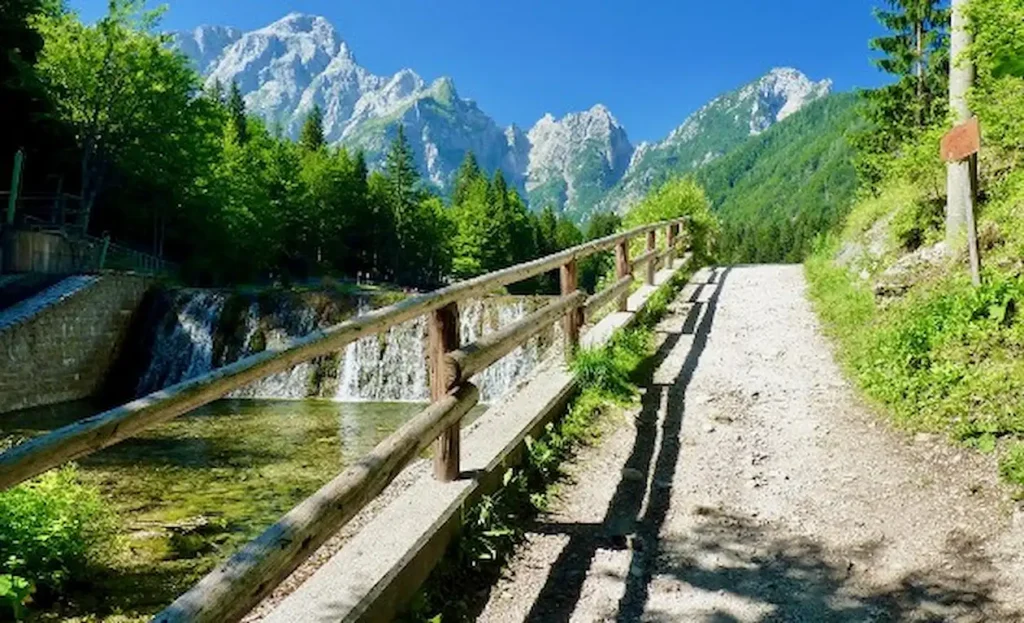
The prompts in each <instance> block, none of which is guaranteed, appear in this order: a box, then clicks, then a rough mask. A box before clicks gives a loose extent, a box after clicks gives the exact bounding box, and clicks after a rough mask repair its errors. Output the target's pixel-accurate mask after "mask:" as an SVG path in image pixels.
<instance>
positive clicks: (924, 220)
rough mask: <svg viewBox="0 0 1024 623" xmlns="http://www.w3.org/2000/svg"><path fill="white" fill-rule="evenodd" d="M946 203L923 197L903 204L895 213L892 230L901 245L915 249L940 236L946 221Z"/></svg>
mask: <svg viewBox="0 0 1024 623" xmlns="http://www.w3.org/2000/svg"><path fill="white" fill-rule="evenodd" d="M944 209H945V206H944V204H942V203H941V202H937V201H929V200H925V199H922V200H920V201H911V202H907V203H904V204H901V205H900V207H899V209H897V210H896V213H895V214H894V215H893V218H892V223H891V225H890V231H891V232H892V234H893V237H894V238H895V239H896V242H897V243H898V244H899V246H900V247H902V248H903V249H905V250H907V251H913V250H915V249H917V248H918V247H920V246H922V245H924V244H926V243H931V242H933V241H934V240H936V239H937V238H938V232H939V230H940V229H941V227H942V225H943V223H944V222H945V221H944V214H943V211H944Z"/></svg>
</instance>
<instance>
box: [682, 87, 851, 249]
mask: <svg viewBox="0 0 1024 623" xmlns="http://www.w3.org/2000/svg"><path fill="white" fill-rule="evenodd" d="M858 119H859V117H858V114H857V96H856V95H854V94H851V93H840V94H834V95H830V96H828V97H826V98H824V99H822V100H818V101H816V102H814V103H812V104H810V105H808V106H806V107H805V108H803V109H802V110H801V111H800V112H798V113H796V114H793V115H792V116H790V117H788V118H786V119H785V120H783V121H781V122H779V123H778V124H776V125H774V126H772V127H771V128H769V129H768V130H767V131H765V132H764V133H762V134H759V135H757V136H755V137H752V138H750V139H748V140H747V141H746V142H744V143H743V144H742V145H740V146H739V147H737V148H736V149H734V150H732V151H730V152H728V153H727V154H726V155H724V156H723V157H721V158H719V159H717V160H715V161H713V162H711V163H709V164H707V165H705V166H704V167H702V168H700V169H698V171H697V173H696V177H697V180H698V181H699V182H700V183H701V184H702V185H703V186H704V188H705V190H706V192H707V194H708V198H709V199H710V200H711V203H712V206H713V208H714V210H715V211H716V212H717V213H718V215H719V218H720V219H721V220H722V234H721V239H720V244H719V248H720V254H721V259H722V260H723V261H725V262H778V261H788V262H799V261H801V260H802V259H803V257H804V256H805V255H806V253H807V252H808V251H809V250H810V247H811V244H812V243H813V241H814V239H815V237H816V236H817V235H818V234H820V233H822V232H825V231H828V230H830V229H832V228H833V227H835V226H836V225H837V224H838V223H839V222H840V220H841V219H842V218H843V217H844V216H845V215H846V213H847V212H848V211H849V208H850V203H851V201H852V199H853V195H854V191H855V189H856V185H857V175H856V171H855V169H854V164H853V149H852V147H851V146H850V141H849V136H850V134H851V132H854V131H856V126H857V124H858Z"/></svg>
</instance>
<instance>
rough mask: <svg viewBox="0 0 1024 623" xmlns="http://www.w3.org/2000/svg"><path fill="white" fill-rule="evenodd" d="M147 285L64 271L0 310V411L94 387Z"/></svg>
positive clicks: (135, 278)
mask: <svg viewBox="0 0 1024 623" xmlns="http://www.w3.org/2000/svg"><path fill="white" fill-rule="evenodd" d="M149 284H150V280H149V279H147V278H144V277H139V276H134V275H100V276H90V277H69V278H68V279H65V280H64V281H61V282H60V283H58V284H56V285H54V286H52V287H51V288H48V289H47V290H44V291H43V292H41V293H39V294H37V295H36V296H35V297H33V298H31V299H28V300H26V301H23V302H22V303H19V304H18V305H15V306H14V307H11V308H9V309H6V310H4V311H3V312H0V413H2V412H5V411H11V410H14V409H22V408H25V407H33V406H38V405H47V404H53V403H56V402H63V401H65V400H75V399H78V398H85V397H88V396H91V395H93V394H95V393H96V392H98V391H99V390H100V388H101V386H102V385H103V382H104V380H105V377H106V375H107V372H108V370H109V369H110V367H111V365H112V364H113V363H114V361H115V360H116V358H117V355H118V352H119V351H120V348H121V345H122V343H123V341H124V339H125V336H126V334H127V332H128V328H129V325H130V322H131V317H132V313H133V312H134V311H135V308H136V307H137V306H138V305H139V302H140V301H141V300H142V296H143V294H144V293H145V291H146V289H147V288H148V286H149Z"/></svg>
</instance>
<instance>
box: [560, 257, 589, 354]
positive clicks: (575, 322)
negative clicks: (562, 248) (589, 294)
mask: <svg viewBox="0 0 1024 623" xmlns="http://www.w3.org/2000/svg"><path fill="white" fill-rule="evenodd" d="M559 276H560V277H561V282H562V296H565V295H566V294H572V293H573V292H575V291H576V290H577V289H579V286H578V285H577V278H576V258H573V259H571V260H569V261H568V262H566V263H565V264H562V268H561V270H560V271H559ZM582 324H583V308H582V307H573V308H571V309H569V310H568V311H566V312H565V316H564V318H563V319H562V332H563V333H564V334H565V359H566V361H569V360H571V359H572V356H573V355H574V354H575V353H576V347H577V346H578V345H579V343H580V325H582Z"/></svg>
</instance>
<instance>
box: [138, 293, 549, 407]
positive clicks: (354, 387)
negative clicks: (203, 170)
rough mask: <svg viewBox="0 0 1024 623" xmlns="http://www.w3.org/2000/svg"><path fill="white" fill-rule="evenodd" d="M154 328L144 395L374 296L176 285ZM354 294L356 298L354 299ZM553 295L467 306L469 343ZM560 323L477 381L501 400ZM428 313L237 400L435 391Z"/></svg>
mask: <svg viewBox="0 0 1024 623" xmlns="http://www.w3.org/2000/svg"><path fill="white" fill-rule="evenodd" d="M162 296H163V297H164V300H162V301H161V303H160V305H159V306H158V308H157V312H156V314H155V316H156V318H158V319H157V320H151V325H152V326H150V327H149V328H148V330H149V331H150V333H151V335H150V336H149V339H150V341H151V343H152V346H151V348H150V350H149V359H148V361H147V362H146V363H145V365H144V367H143V371H142V372H141V374H140V375H139V379H138V384H137V391H136V394H137V395H144V394H147V393H150V392H152V391H156V390H158V389H162V388H164V387H167V386H169V385H172V384H174V383H178V382H181V381H184V380H187V379H190V378H194V377H196V376H199V375H201V374H204V373H206V372H209V371H210V370H212V369H214V368H216V367H219V366H223V365H226V364H228V363H231V362H233V361H236V360H237V359H239V358H240V357H244V356H246V355H251V354H253V353H257V352H260V351H262V350H264V349H265V348H272V347H277V346H280V345H282V344H283V343H285V342H287V341H288V340H290V339H292V338H295V337H299V336H302V335H306V334H308V333H310V332H311V331H313V330H315V329H317V328H322V327H325V326H328V325H330V324H333V323H335V322H338V321H339V320H340V319H343V318H344V317H347V316H351V315H352V314H353V310H354V311H355V313H356V314H363V313H366V312H367V311H369V310H370V309H372V308H373V305H372V301H371V300H370V298H369V297H368V296H358V297H356V298H355V299H354V300H347V301H338V300H337V297H333V298H332V296H326V295H323V294H309V295H305V298H303V296H302V295H300V296H296V295H288V296H286V295H284V294H278V295H274V296H271V295H268V294H265V293H264V294H262V295H253V294H249V295H246V294H239V293H229V292H221V291H210V290H191V289H187V290H177V291H170V292H166V293H164V294H163V295H162ZM349 298H350V299H351V298H352V297H351V296H350V297H349ZM544 302H545V300H544V299H543V298H540V297H511V296H507V297H493V298H486V299H482V300H474V301H467V302H464V303H462V304H460V312H461V313H460V319H461V320H460V331H461V333H460V335H461V341H462V343H463V344H465V343H469V342H472V341H474V340H476V339H478V338H480V337H481V336H483V335H485V334H487V333H490V332H492V331H495V330H497V329H499V328H501V327H504V326H506V325H507V324H509V323H512V322H515V321H516V320H519V319H520V318H522V317H524V316H525V315H527V314H529V313H530V312H531V311H533V310H534V309H537V307H538V306H539V305H541V304H543V303H544ZM556 331H557V330H556V329H552V330H551V331H548V332H545V333H542V334H541V336H539V337H537V338H534V339H532V340H530V341H529V342H528V343H527V344H525V345H523V346H520V347H518V348H516V349H515V350H514V351H512V352H511V353H509V354H508V355H506V356H505V357H504V358H502V359H501V360H500V361H498V362H496V363H495V364H494V365H492V366H491V367H489V368H488V369H487V370H485V371H484V372H482V373H481V374H479V375H477V376H476V377H474V378H473V382H475V383H476V384H477V385H478V386H479V387H480V393H481V401H482V402H493V401H494V400H496V399H498V398H500V397H501V396H502V395H503V394H504V393H505V392H506V391H507V390H508V389H510V388H512V387H514V386H515V385H516V384H517V383H519V382H520V381H522V380H523V379H524V378H525V377H526V375H527V374H528V373H529V372H530V370H532V369H533V367H534V365H536V363H537V362H538V361H540V359H541V358H542V357H543V356H544V354H545V352H546V351H547V349H548V347H549V346H550V345H551V344H552V343H553V341H554V338H555V334H556ZM426 337H427V325H426V319H425V318H423V317H420V318H416V319H414V320H410V321H408V322H405V323H402V324H400V325H396V326H394V327H391V328H390V329H389V330H388V331H386V332H385V333H382V334H379V335H372V336H368V337H365V338H362V339H360V340H358V341H356V342H354V343H352V344H349V345H348V346H347V347H346V348H345V349H344V351H343V352H341V353H338V354H337V355H334V356H327V357H321V358H319V359H316V360H313V361H310V362H306V363H302V364H299V365H297V366H295V367H294V368H292V369H291V370H289V371H286V372H281V373H278V374H274V375H271V376H268V377H266V378H263V379H261V380H259V381H255V382H253V383H251V384H249V385H248V386H246V387H243V388H241V389H239V390H236V391H235V392H232V393H231V394H230V397H234V398H274V399H302V398H309V397H313V398H330V399H333V400H338V401H377V402H393V401H413V402H422V401H426V400H427V399H428V398H429V382H428V378H427V357H426Z"/></svg>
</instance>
